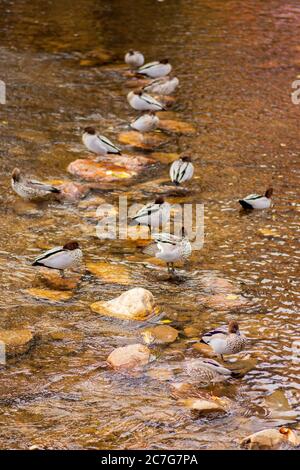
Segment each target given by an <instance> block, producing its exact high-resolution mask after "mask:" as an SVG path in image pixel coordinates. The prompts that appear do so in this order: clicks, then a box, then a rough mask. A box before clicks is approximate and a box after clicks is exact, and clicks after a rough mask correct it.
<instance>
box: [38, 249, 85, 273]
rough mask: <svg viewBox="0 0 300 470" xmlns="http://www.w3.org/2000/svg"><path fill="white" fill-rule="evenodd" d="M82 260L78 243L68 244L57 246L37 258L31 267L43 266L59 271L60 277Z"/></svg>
mask: <svg viewBox="0 0 300 470" xmlns="http://www.w3.org/2000/svg"><path fill="white" fill-rule="evenodd" d="M81 258H82V251H81V249H80V247H79V244H78V242H68V243H66V244H65V245H64V246H57V247H55V248H52V249H51V250H48V251H46V252H45V253H43V254H42V255H40V256H38V257H37V258H36V259H35V260H34V262H33V263H32V266H44V267H46V268H50V269H57V270H59V271H60V273H61V275H62V277H63V276H64V270H65V269H68V268H70V267H71V266H72V265H73V264H75V263H78V262H79V261H80V260H81Z"/></svg>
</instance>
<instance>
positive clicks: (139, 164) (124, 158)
mask: <svg viewBox="0 0 300 470" xmlns="http://www.w3.org/2000/svg"><path fill="white" fill-rule="evenodd" d="M105 159H106V161H110V162H111V163H113V164H114V165H120V166H124V167H125V168H126V169H127V170H133V171H137V172H140V171H142V170H144V169H145V168H147V167H148V166H149V165H153V164H154V163H155V160H153V158H150V157H145V156H143V155H131V154H128V153H122V155H114V156H111V155H109V156H106V157H105Z"/></svg>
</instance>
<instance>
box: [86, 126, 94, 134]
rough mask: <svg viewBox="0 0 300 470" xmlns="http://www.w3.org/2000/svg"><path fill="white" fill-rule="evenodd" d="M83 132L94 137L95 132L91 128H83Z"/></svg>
mask: <svg viewBox="0 0 300 470" xmlns="http://www.w3.org/2000/svg"><path fill="white" fill-rule="evenodd" d="M83 132H84V133H86V134H90V135H95V134H96V130H95V129H94V128H93V127H85V128H84V129H83Z"/></svg>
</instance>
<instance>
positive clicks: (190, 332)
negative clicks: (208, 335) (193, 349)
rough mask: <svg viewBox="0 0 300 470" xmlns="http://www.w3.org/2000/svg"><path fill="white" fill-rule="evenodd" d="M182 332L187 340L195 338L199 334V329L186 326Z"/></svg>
mask: <svg viewBox="0 0 300 470" xmlns="http://www.w3.org/2000/svg"><path fill="white" fill-rule="evenodd" d="M183 332H184V334H185V336H186V337H187V338H193V337H197V336H199V334H200V331H199V328H196V327H195V326H186V327H185V328H184V329H183Z"/></svg>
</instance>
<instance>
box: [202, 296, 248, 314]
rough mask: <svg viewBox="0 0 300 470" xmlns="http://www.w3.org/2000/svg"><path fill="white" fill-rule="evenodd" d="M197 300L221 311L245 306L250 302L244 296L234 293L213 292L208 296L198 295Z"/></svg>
mask: <svg viewBox="0 0 300 470" xmlns="http://www.w3.org/2000/svg"><path fill="white" fill-rule="evenodd" d="M197 300H198V302H199V303H201V304H203V305H205V306H206V307H210V308H215V309H217V310H223V311H226V310H231V309H234V308H240V307H246V306H248V305H249V303H250V302H249V301H248V300H247V299H246V298H245V297H243V296H241V295H236V294H215V295H211V296H210V297H208V296H200V297H198V299H197Z"/></svg>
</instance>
